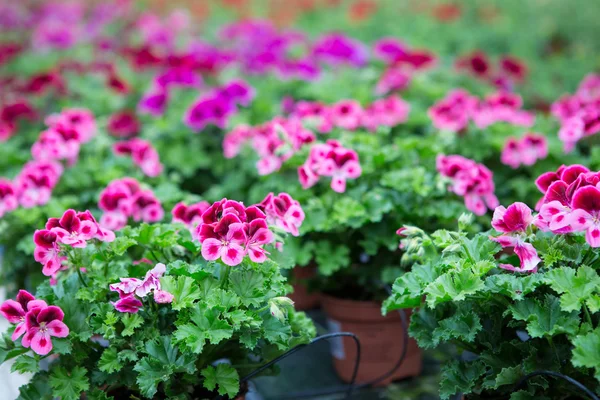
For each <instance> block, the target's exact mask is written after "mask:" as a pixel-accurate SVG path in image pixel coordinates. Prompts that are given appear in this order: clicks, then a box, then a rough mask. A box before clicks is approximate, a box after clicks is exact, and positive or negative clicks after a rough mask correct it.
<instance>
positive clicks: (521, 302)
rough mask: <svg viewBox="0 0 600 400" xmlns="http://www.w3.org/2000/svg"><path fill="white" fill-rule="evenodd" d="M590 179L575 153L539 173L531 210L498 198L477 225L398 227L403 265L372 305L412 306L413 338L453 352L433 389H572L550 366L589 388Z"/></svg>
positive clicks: (594, 199)
mask: <svg viewBox="0 0 600 400" xmlns="http://www.w3.org/2000/svg"><path fill="white" fill-rule="evenodd" d="M598 179H599V175H598V173H597V172H591V171H589V170H588V169H587V168H585V167H583V166H581V165H572V166H569V167H564V166H563V167H561V168H559V169H558V170H557V171H556V172H548V173H545V174H543V175H542V176H540V177H539V179H538V180H537V182H536V183H537V185H538V187H539V188H540V190H541V191H542V192H543V198H542V200H541V202H540V212H539V213H538V214H537V215H534V214H533V213H532V210H531V209H530V208H529V207H528V206H527V205H525V204H524V203H520V202H517V203H513V204H511V205H510V206H508V207H506V208H505V207H503V206H500V207H498V208H496V210H495V212H494V218H493V221H492V227H493V230H492V231H490V232H487V233H479V234H476V235H472V234H470V233H469V230H470V228H471V226H470V225H471V224H472V220H471V217H470V216H467V215H465V216H463V217H461V219H460V221H459V230H458V231H448V230H438V231H436V232H434V233H432V234H427V233H425V232H424V231H423V230H421V229H419V228H414V227H411V228H407V229H405V231H404V235H405V238H404V239H403V240H402V244H403V246H404V248H405V249H406V253H405V255H404V256H403V259H402V261H403V262H404V263H406V264H408V265H410V266H411V271H410V272H408V273H406V274H404V275H403V276H401V277H400V278H398V279H397V280H396V283H395V284H394V288H393V294H392V296H391V297H390V298H389V299H388V300H386V302H385V304H384V308H383V310H384V312H390V311H392V310H394V309H397V308H405V307H419V311H417V312H416V313H415V314H413V318H412V321H411V326H410V334H411V336H412V337H414V338H415V339H416V340H417V342H418V343H419V346H420V347H423V348H435V347H438V346H441V345H443V344H452V345H455V346H456V347H457V348H458V349H459V350H460V351H462V352H463V357H461V359H460V360H456V361H452V362H450V363H448V364H446V365H445V366H444V368H443V372H442V381H441V386H440V394H441V397H442V398H449V397H450V396H451V395H453V394H455V393H464V394H465V395H466V397H467V398H473V399H477V398H489V397H490V396H494V397H502V398H509V397H510V398H549V399H561V398H565V397H568V396H569V395H575V396H578V397H579V396H583V393H582V392H580V391H579V390H580V389H578V388H577V387H576V386H573V385H572V383H570V382H568V381H567V380H565V379H557V378H556V376H558V377H559V378H560V376H561V374H562V376H563V377H564V376H567V377H568V378H571V379H575V380H576V381H578V382H579V383H581V384H582V385H583V386H584V387H587V388H588V390H589V391H591V392H595V393H599V387H600V385H599V380H598V371H599V370H600V360H599V359H598V344H599V343H600V332H599V330H598V328H597V324H598V321H599V318H600V314H599V310H600V307H598V299H599V298H600V297H599V296H598V287H599V284H600V277H599V275H598V269H599V268H600V257H599V254H598V252H597V250H596V248H597V247H598V245H599V242H598V237H600V235H599V234H598V233H599V232H600V231H599V227H598V225H597V222H596V217H597V215H598V213H599V212H600V209H599V206H598V204H599V200H600V190H598V188H597V187H596V184H597V182H598ZM539 371H542V372H541V373H540V374H539V375H534V376H531V378H529V376H528V375H529V374H533V373H536V372H539ZM548 371H549V373H548ZM551 374H554V375H555V376H554V377H552V376H551ZM525 378H529V379H528V380H525Z"/></svg>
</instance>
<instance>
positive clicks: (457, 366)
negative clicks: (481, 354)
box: [440, 361, 485, 399]
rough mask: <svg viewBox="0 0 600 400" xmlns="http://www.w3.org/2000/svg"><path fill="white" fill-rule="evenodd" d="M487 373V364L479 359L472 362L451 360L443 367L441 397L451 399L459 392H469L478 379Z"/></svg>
mask: <svg viewBox="0 0 600 400" xmlns="http://www.w3.org/2000/svg"><path fill="white" fill-rule="evenodd" d="M483 374H485V364H484V363H482V362H479V361H475V362H472V363H467V362H459V361H451V362H450V363H447V364H446V365H445V366H444V367H443V368H442V380H441V382H440V397H441V398H442V399H449V398H450V396H452V395H455V394H457V393H463V394H469V393H471V391H472V390H473V388H474V387H475V384H476V382H477V380H478V379H479V378H480V377H481V376H482V375H483Z"/></svg>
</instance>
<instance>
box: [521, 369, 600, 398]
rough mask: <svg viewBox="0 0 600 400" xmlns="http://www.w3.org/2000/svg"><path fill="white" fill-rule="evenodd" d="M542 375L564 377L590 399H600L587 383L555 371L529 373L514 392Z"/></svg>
mask: <svg viewBox="0 0 600 400" xmlns="http://www.w3.org/2000/svg"><path fill="white" fill-rule="evenodd" d="M540 375H546V376H553V377H555V378H560V379H563V380H565V381H567V382H569V383H570V384H571V385H573V386H576V387H577V388H578V389H579V390H581V391H582V392H584V393H585V394H586V395H587V396H588V397H589V398H590V399H592V400H600V398H598V396H596V395H595V394H594V392H592V391H591V390H590V389H588V388H587V387H585V385H583V384H582V383H581V382H579V381H576V380H575V379H573V378H571V377H570V376H567V375H563V374H561V373H558V372H554V371H535V372H532V373H530V374H527V375H525V376H524V377H523V378H521V380H520V381H519V382H518V383H517V384H516V385H515V388H514V389H513V391H514V392H516V391H518V390H519V389H521V388H522V387H523V386H524V385H525V383H526V382H527V380H529V379H530V378H533V377H535V376H540Z"/></svg>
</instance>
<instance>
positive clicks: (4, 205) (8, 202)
mask: <svg viewBox="0 0 600 400" xmlns="http://www.w3.org/2000/svg"><path fill="white" fill-rule="evenodd" d="M18 206H19V201H18V199H17V194H16V189H15V186H14V185H13V183H12V182H11V181H9V180H7V179H2V178H0V218H2V217H3V216H4V214H6V213H8V212H11V211H13V210H16V209H17V207H18Z"/></svg>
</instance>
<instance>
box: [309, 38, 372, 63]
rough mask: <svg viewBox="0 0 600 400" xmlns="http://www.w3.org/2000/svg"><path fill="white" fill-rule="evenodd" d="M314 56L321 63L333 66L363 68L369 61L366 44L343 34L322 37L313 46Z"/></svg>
mask: <svg viewBox="0 0 600 400" xmlns="http://www.w3.org/2000/svg"><path fill="white" fill-rule="evenodd" d="M312 55H313V56H314V57H315V58H316V59H317V60H319V61H321V62H323V63H326V64H329V65H333V66H338V65H344V64H345V65H350V66H354V67H362V66H364V65H365V64H366V62H367V59H368V54H367V49H366V47H365V45H364V44H362V43H360V42H358V41H356V40H353V39H351V38H349V37H347V36H345V35H343V34H341V33H330V34H327V35H323V36H321V37H320V38H319V39H318V40H317V41H316V42H315V43H314V45H313V49H312Z"/></svg>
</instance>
